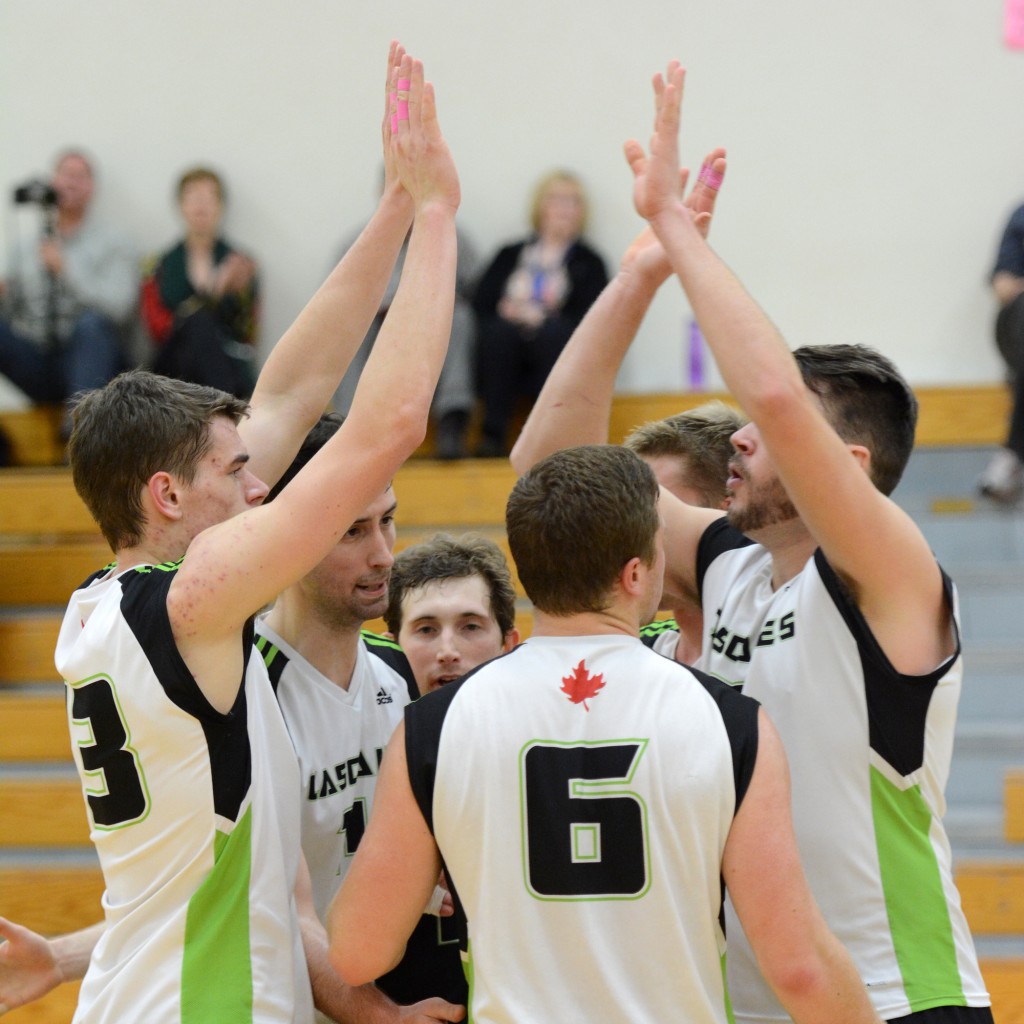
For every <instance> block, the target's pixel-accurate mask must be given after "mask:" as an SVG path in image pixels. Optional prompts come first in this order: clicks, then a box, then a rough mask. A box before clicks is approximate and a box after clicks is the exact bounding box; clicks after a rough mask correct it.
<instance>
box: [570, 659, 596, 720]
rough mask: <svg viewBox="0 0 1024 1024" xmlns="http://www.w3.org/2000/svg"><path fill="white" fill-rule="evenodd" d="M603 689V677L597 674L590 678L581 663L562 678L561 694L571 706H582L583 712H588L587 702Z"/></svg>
mask: <svg viewBox="0 0 1024 1024" xmlns="http://www.w3.org/2000/svg"><path fill="white" fill-rule="evenodd" d="M603 688H604V676H602V675H601V673H600V672H599V673H598V674H597V675H596V676H592V675H591V674H590V673H589V672H588V671H587V667H586V665H584V664H583V662H582V661H580V663H579V664H578V665H577V666H576V667H575V668H574V669H573V670H572V673H571V674H570V675H567V676H562V693H564V694H565V695H566V696H567V697H568V698H569V700H571V701H572V702H573V704H582V705H583V710H584V711H589V710H590V708H589V707H587V700H588V699H590V698H591V697H596V696H597V691H598V690H601V689H603Z"/></svg>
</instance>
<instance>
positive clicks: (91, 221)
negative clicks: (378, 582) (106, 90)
mask: <svg viewBox="0 0 1024 1024" xmlns="http://www.w3.org/2000/svg"><path fill="white" fill-rule="evenodd" d="M94 187H95V182H94V178H93V168H92V165H91V163H90V162H89V159H88V157H87V156H86V155H85V154H84V153H82V152H80V151H79V150H66V151H64V152H63V153H62V154H61V155H60V156H59V157H58V159H57V163H56V165H55V167H54V171H53V176H52V178H51V181H50V185H49V186H47V185H46V184H44V183H41V182H33V183H31V184H29V185H26V186H24V187H22V188H19V189H16V190H15V194H14V199H15V202H31V203H35V204H38V205H39V206H40V207H41V209H42V214H43V218H42V221H43V222H42V229H41V232H40V238H39V241H38V243H34V244H32V245H29V246H24V247H19V248H18V249H16V251H15V252H14V253H13V254H12V257H11V264H10V271H9V277H8V280H7V281H6V285H5V287H4V291H3V298H4V306H3V314H2V316H0V373H2V374H4V375H5V376H6V377H8V378H9V379H10V381H11V382H12V383H13V384H15V385H16V386H17V387H19V388H20V389H21V390H22V391H24V392H25V394H26V395H28V397H29V398H31V399H32V400H33V401H34V402H54V403H57V402H64V403H66V402H68V400H69V399H71V398H72V397H73V396H74V395H75V394H77V393H78V392H79V391H84V390H87V389H89V388H95V387H100V386H102V385H103V384H105V383H106V382H107V381H108V380H110V379H111V378H112V377H114V376H115V375H116V374H117V373H118V372H120V371H121V370H122V369H124V367H125V354H124V334H125V329H126V327H127V324H128V321H129V318H130V316H131V314H132V312H133V310H134V306H135V299H136V294H137V291H138V259H137V256H136V253H135V252H134V250H133V248H132V246H131V245H130V244H129V243H128V242H127V241H126V240H125V239H124V238H123V237H122V236H121V235H120V234H119V233H117V232H116V231H114V230H113V229H111V228H110V227H109V226H108V225H105V224H103V223H102V222H99V221H97V220H96V219H95V218H94V217H93V216H92V215H91V214H90V206H91V203H92V197H93V191H94ZM65 425H66V426H67V428H68V429H70V418H69V416H68V415H67V411H66V410H65V416H64V420H63V421H62V424H61V434H62V437H66V434H67V430H66V429H65Z"/></svg>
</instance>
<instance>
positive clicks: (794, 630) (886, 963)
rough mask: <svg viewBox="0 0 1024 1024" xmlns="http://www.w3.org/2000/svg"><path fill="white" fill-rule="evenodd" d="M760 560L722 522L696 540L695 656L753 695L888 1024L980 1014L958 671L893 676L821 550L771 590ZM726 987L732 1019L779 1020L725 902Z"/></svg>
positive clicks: (826, 903)
mask: <svg viewBox="0 0 1024 1024" xmlns="http://www.w3.org/2000/svg"><path fill="white" fill-rule="evenodd" d="M771 574H772V563H771V557H770V555H769V554H768V552H767V551H765V549H764V548H762V547H761V546H760V545H757V544H751V543H750V541H749V540H748V539H747V538H745V537H743V536H742V535H741V534H739V533H737V532H736V531H735V530H733V529H732V528H731V527H729V526H728V525H727V524H726V523H725V521H724V520H719V521H718V522H716V523H714V524H712V525H711V526H710V527H709V528H708V529H707V531H705V534H704V536H703V537H702V539H701V542H700V546H699V551H698V578H699V583H700V586H701V597H702V603H703V606H704V621H705V624H706V625H705V641H704V650H703V652H702V655H701V662H702V664H703V665H704V667H705V668H706V669H707V671H708V672H710V673H711V674H712V675H714V676H715V677H717V678H718V679H721V680H723V681H725V682H727V683H730V684H732V685H735V686H742V689H743V692H744V693H746V694H748V695H750V696H752V697H754V698H756V699H757V700H759V701H761V702H762V703H763V705H764V708H765V711H766V712H767V713H768V715H769V717H770V718H771V719H772V722H773V723H774V724H775V726H776V727H777V728H778V731H779V734H780V735H781V737H782V741H783V745H784V747H785V749H786V754H787V756H788V758H789V764H790V775H791V779H792V795H793V821H794V827H795V831H796V836H797V842H798V844H799V847H800V854H801V859H802V861H803V865H804V870H805V871H806V873H807V878H808V881H809V882H810V885H811V889H812V891H813V892H814V895H815V897H816V899H817V901H818V903H819V905H820V906H821V909H822V912H823V913H824V915H825V919H826V920H827V922H828V924H829V927H830V928H831V929H832V931H833V932H834V933H835V934H836V936H837V937H838V938H839V940H840V941H841V942H842V943H843V945H844V946H845V947H846V948H847V949H848V950H849V952H850V955H851V956H852V957H853V962H854V964H855V965H856V967H857V969H858V972H859V973H860V975H861V977H862V978H863V979H864V982H865V984H866V985H867V988H868V992H869V994H870V995H871V998H872V1002H873V1003H874V1006H875V1009H876V1010H877V1012H878V1013H879V1015H880V1016H881V1017H882V1018H884V1019H891V1018H894V1017H902V1016H905V1015H906V1014H909V1013H912V1012H916V1011H919V1010H925V1009H929V1008H931V1007H937V1006H987V1005H988V997H987V995H986V992H985V986H984V984H983V982H982V979H981V975H980V972H979V970H978V963H977V958H976V956H975V952H974V944H973V941H972V939H971V936H970V932H969V930H968V928H967V923H966V921H965V919H964V915H963V912H962V911H961V909H960V898H959V895H958V893H957V891H956V888H955V886H954V884H953V870H952V858H951V854H950V848H949V841H948V839H947V837H946V833H945V830H944V828H943V825H942V816H943V814H944V813H945V798H944V795H943V794H944V789H945V784H946V779H947V776H948V774H949V765H950V758H951V755H952V748H953V730H954V726H955V724H956V707H957V701H958V699H959V694H960V682H961V677H962V672H963V665H962V659H961V653H960V643H959V623H958V615H957V613H956V610H955V609H956V593H955V589H954V587H953V584H952V583H951V581H950V580H949V579H948V577H946V576H945V575H944V574H943V580H944V582H945V586H946V590H947V595H948V598H949V601H950V605H951V606H952V607H953V608H954V620H955V621H956V622H957V625H956V629H957V650H956V653H955V655H954V656H953V657H951V658H949V659H948V660H947V661H946V662H944V663H943V664H942V665H940V666H938V667H937V668H936V669H935V670H934V671H933V672H930V673H928V674H927V675H923V676H906V675H901V674H900V673H898V672H897V671H896V670H895V669H894V668H893V666H892V665H891V664H890V663H889V660H888V659H887V658H886V657H885V655H884V654H883V653H882V651H881V649H880V648H879V646H878V644H877V642H876V640H875V638H874V636H873V635H872V633H871V631H870V629H869V628H868V625H867V623H866V622H865V621H864V618H863V616H862V615H861V614H860V612H859V610H858V609H857V607H856V605H855V604H854V602H853V601H852V600H851V598H850V597H849V595H848V593H847V591H846V589H845V587H844V586H843V584H842V583H841V581H840V580H839V578H838V577H837V576H836V574H835V572H834V570H833V569H832V567H831V566H830V565H829V564H828V562H827V561H826V559H825V557H824V555H823V554H822V553H821V551H820V550H819V551H817V552H816V553H815V554H814V555H813V556H812V558H811V559H810V560H809V561H808V562H807V564H806V566H805V567H804V568H803V569H802V570H801V572H800V573H799V574H798V575H797V576H796V577H794V578H793V579H791V580H790V581H789V582H787V583H786V584H784V585H783V586H782V587H780V588H779V589H778V590H777V591H773V590H772V586H771ZM726 911H727V912H726V932H727V934H728V936H729V956H728V984H729V994H730V997H731V999H732V1005H733V1009H734V1011H735V1014H736V1019H737V1020H738V1021H765V1020H788V1017H787V1015H786V1013H785V1011H784V1010H783V1009H782V1007H781V1006H780V1005H779V1003H778V1001H777V1000H776V999H775V997H774V994H773V993H772V992H771V990H770V989H769V988H768V985H767V984H766V983H765V982H764V980H763V979H762V978H761V975H760V972H759V971H758V970H757V966H756V963H755V960H754V956H753V953H752V951H751V949H750V947H749V944H748V943H747V941H746V938H745V936H744V935H743V932H742V928H741V927H740V924H739V921H738V920H737V918H736V915H735V914H734V913H733V912H732V908H731V906H729V905H727V908H726Z"/></svg>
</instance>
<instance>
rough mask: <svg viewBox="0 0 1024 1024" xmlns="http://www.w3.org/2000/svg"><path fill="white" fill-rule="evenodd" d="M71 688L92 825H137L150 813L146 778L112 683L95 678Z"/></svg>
mask: <svg viewBox="0 0 1024 1024" xmlns="http://www.w3.org/2000/svg"><path fill="white" fill-rule="evenodd" d="M71 690H72V697H71V717H72V718H73V719H74V723H75V725H76V726H79V727H84V730H85V734H86V736H87V739H84V740H83V739H78V740H77V741H76V742H77V743H78V748H79V752H80V753H81V757H82V775H83V778H84V779H86V786H87V788H86V791H85V795H86V797H87V798H88V801H89V811H90V813H91V814H92V820H93V823H94V824H95V826H96V828H98V829H114V828H120V827H121V826H122V825H130V824H132V823H133V822H136V821H141V820H142V819H143V818H144V817H145V816H146V815H147V813H148V812H149V794H148V792H147V790H146V779H145V775H144V774H143V772H142V765H141V764H139V758H138V755H137V754H136V753H135V751H134V750H133V749H132V747H131V745H130V744H131V736H130V735H129V733H128V726H127V725H126V724H125V721H124V717H123V716H122V714H121V706H120V704H119V703H118V701H117V694H116V693H115V692H114V686H113V684H112V683H111V682H110V680H109V679H107V678H106V677H105V676H96V677H94V678H92V679H85V680H83V681H82V682H80V683H74V684H72V686H71Z"/></svg>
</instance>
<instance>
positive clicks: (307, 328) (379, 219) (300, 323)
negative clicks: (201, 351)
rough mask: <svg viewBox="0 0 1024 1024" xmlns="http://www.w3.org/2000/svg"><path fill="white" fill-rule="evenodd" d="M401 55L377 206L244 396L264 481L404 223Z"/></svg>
mask: <svg viewBox="0 0 1024 1024" xmlns="http://www.w3.org/2000/svg"><path fill="white" fill-rule="evenodd" d="M404 55H405V50H404V48H403V47H402V46H401V45H400V44H399V43H396V42H392V44H391V48H390V50H389V53H388V63H387V74H386V77H385V83H384V116H383V119H382V122H381V133H382V141H383V150H384V189H383V192H382V194H381V198H380V202H379V203H378V205H377V209H376V211H375V212H374V214H373V216H372V218H371V219H370V221H369V223H368V224H367V225H366V228H365V229H364V230H363V232H362V233H361V234H360V236H359V238H358V239H357V241H356V242H355V243H354V244H353V245H352V247H351V248H350V249H349V250H348V251H347V252H346V254H345V256H344V257H343V258H342V260H341V261H340V262H339V264H338V266H337V267H336V268H335V269H334V270H333V271H332V272H331V274H330V275H329V276H328V278H327V279H326V281H325V282H324V283H323V285H321V287H320V288H319V290H318V291H317V292H316V293H315V294H314V296H313V297H312V299H310V301H309V302H308V303H307V305H306V307H305V308H304V309H303V310H302V312H301V313H300V314H299V316H298V317H297V318H296V320H295V322H294V323H293V324H292V325H291V326H290V327H289V328H288V330H287V331H285V333H284V335H283V336H282V337H281V339H280V340H279V341H278V343H277V344H276V345H275V346H274V348H273V350H272V351H271V353H270V355H269V357H268V358H267V361H266V365H265V366H264V368H263V370H262V372H261V373H260V377H259V380H258V382H257V385H256V389H255V391H254V393H253V396H252V415H251V416H250V418H249V419H248V420H246V421H244V423H243V424H240V425H239V431H240V433H241V434H242V437H243V439H244V441H245V443H246V445H247V447H248V449H249V451H250V452H252V456H253V467H252V468H253V472H255V473H256V475H257V476H258V477H260V479H262V480H264V481H266V482H267V483H268V484H269V485H271V486H272V485H273V484H274V483H275V482H276V481H277V480H278V478H279V477H280V475H281V473H283V472H284V469H285V467H286V466H287V465H288V463H289V461H290V460H291V457H292V455H293V454H294V452H295V451H296V450H297V449H298V447H299V445H300V444H301V443H302V439H303V437H305V435H306V432H307V431H308V430H309V429H310V427H312V425H313V424H314V423H315V422H316V420H317V417H318V416H319V415H320V414H321V413H322V412H323V411H324V409H325V408H327V406H328V405H329V403H330V400H331V396H332V395H333V393H334V390H335V388H337V386H338V382H339V381H340V380H341V378H342V376H343V375H344V373H345V370H346V369H347V368H348V364H349V363H350V362H351V360H352V356H353V355H354V353H355V352H356V350H357V349H358V347H359V345H360V344H361V343H362V340H363V337H364V336H365V334H366V331H367V330H368V328H369V326H370V324H371V323H372V321H373V318H374V316H375V315H376V313H377V310H378V308H379V306H380V301H381V299H382V298H383V296H384V290H385V288H386V287H387V283H388V281H389V279H390V276H391V271H392V269H393V267H394V265H395V260H396V258H397V256H398V252H399V250H400V249H401V246H402V242H403V241H404V240H405V236H406V234H407V233H408V230H409V225H410V224H411V222H412V216H413V202H412V198H411V196H410V195H409V193H408V192H407V190H406V189H405V187H404V186H403V184H402V181H401V177H400V175H399V171H398V166H397V159H398V158H397V154H396V152H395V151H394V149H393V147H392V144H391V142H392V140H391V123H392V122H391V104H392V94H393V93H394V92H395V83H396V81H397V76H398V73H399V66H400V64H401V61H402V58H403V57H404Z"/></svg>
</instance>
